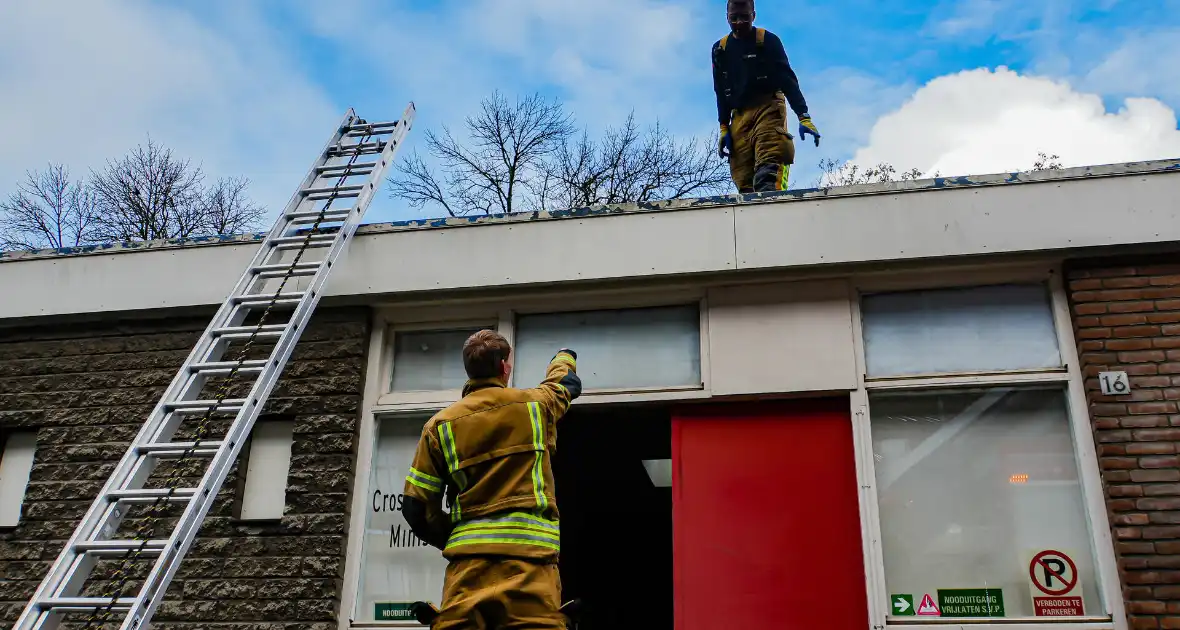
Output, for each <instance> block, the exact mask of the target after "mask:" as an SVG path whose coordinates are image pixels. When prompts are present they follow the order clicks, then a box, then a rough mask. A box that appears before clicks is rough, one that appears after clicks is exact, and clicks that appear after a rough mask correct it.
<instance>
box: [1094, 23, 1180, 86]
mask: <svg viewBox="0 0 1180 630" xmlns="http://www.w3.org/2000/svg"><path fill="white" fill-rule="evenodd" d="M1177 6H1178V8H1180V4H1178V5H1177ZM1177 57H1180V28H1171V29H1161V30H1158V31H1147V32H1144V31H1133V32H1131V33H1129V34H1127V35H1126V36H1125V37H1124V39H1123V41H1122V43H1121V44H1120V45H1119V46H1118V47H1116V48H1115V49H1114V50H1112V51H1111V52H1110V54H1109V55H1107V56H1106V57H1105V58H1104V59H1102V61H1101V62H1099V63H1098V64H1097V65H1095V66H1094V67H1093V68H1091V69H1090V70H1089V72H1087V73H1086V75H1085V76H1084V77H1083V78H1082V79H1081V83H1082V85H1084V86H1086V87H1087V88H1089V89H1093V90H1096V91H1099V92H1102V93H1105V94H1154V95H1156V96H1158V97H1159V98H1161V99H1164V100H1165V101H1167V102H1170V103H1173V104H1180V66H1178V65H1177V64H1175V63H1167V62H1161V60H1165V59H1176V58H1177Z"/></svg>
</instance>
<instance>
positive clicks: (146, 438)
mask: <svg viewBox="0 0 1180 630" xmlns="http://www.w3.org/2000/svg"><path fill="white" fill-rule="evenodd" d="M355 116H356V114H355V112H354V111H353V110H352V108H349V110H348V111H347V112H346V113H345V114H344V116H343V118H341V120H340V123H339V125H338V126H337V128H336V130H335V131H334V132H333V133H332V136H331V138H329V140H328V141H327V142H326V143H325V144H324V147H323V148H322V149H321V152H320V157H319V158H318V159H317V160H316V163H315V164H314V165H313V167H312V168H311V169H310V171H309V175H307V176H305V177H304V180H303V181H302V182H301V183H300V186H299V188H297V189H296V192H295V193H294V194H293V195H292V196H291V199H290V200H288V202H287V207H288V208H290V207H291V206H292V205H295V204H297V203H298V201H299V197H300V195H299V191H300V190H302V189H303V188H306V187H307V185H308V184H310V183H311V181H308V178H309V177H314V175H315V172H316V171H315V168H316V167H317V166H321V165H322V164H323V163H325V162H326V161H327V157H326V156H327V154H328V150H329V149H330V148H331V147H332V145H333V144H334V143H335V142H337V141H338V138H339V137H340V136H341V133H340V132H341V129H342V128H344V127H345V126H346V125H347V124H348V123H349V121H351V120H352V119H353V118H354V117H355ZM312 181H314V180H312ZM279 216H280V217H282V216H284V215H279ZM285 225H286V222H285V221H284V220H282V219H281V218H280V220H278V221H276V222H275V224H274V225H272V226H271V229H270V232H269V236H268V238H269V237H274V236H277V235H278V234H280V233H281V230H283V229H284V227H285ZM264 249H266V248H263V247H259V251H258V252H256V253H255V255H254V258H253V260H252V261H251V264H252V265H253V264H255V263H257V262H258V258H259V256H260V255H261V254H262V253H263V250H264ZM248 269H249V267H248V268H247V273H243V274H242V276H241V278H239V279H238V281H237V282H236V283H235V285H234V287H233V290H232V292H231V295H233V294H235V293H237V292H238V291H239V290H240V288H241V286H242V285H243V281H244V280H245V278H246V277H247V276H248V275H249V273H248ZM232 308H234V307H233V305H231V304H230V303H229V301H228V300H226V301H225V302H223V303H222V306H221V307H220V308H219V309H218V311H217V313H216V314H215V315H214V316H213V318H212V319H210V321H209V324H208V326H206V328H205V331H204V332H203V333H202V335H201V337H200V338H199V339H200V340H199V341H198V342H197V343H196V344H195V345H194V346H193V348H192V350H190V351H189V355H188V357H187V358H186V359H185V360H184V363H183V364H182V369H180V370H178V371H177V372H176V375H175V376H174V377H173V378H172V382H171V383H170V384H169V385H168V388H167V389H166V390H165V391H164V393H163V395H162V396H161V397H160V400H159V401H158V402H157V403H156V406H155V408H154V409H153V410H152V412H151V414H150V415H149V417H148V420H147V421H146V422H145V423H144V424H143V425H142V426H141V427H140V429H139V431H138V432H137V434H136V437H135V438H133V439H132V441H131V443H130V444H129V445H128V447H127V450H126V451H125V452H124V453H123V457H122V458H121V459H120V460H119V463H118V464H116V466H115V469H114V471H112V473H111V475H110V476H109V477H107V481H106V483H104V484H103V487H102V489H101V490H99V493H98V495H97V496H96V497H95V498H94V501H93V502H91V504H90V507H89V508H88V509H87V511H86V514H85V515H84V516H83V517H82V520H81V521H79V523H78V526H77V527H76V528H75V529H74V532H73V534H71V535H70V538H69V539H68V540H67V541H66V543H65V546H64V547H62V550H61V552H60V553H59V554H58V556H57V559H56V561H55V562H54V563H53V564H52V565H50V570H49V573H48V574H47V575H46V576H45V578H44V579H43V580H42V582H41V584H40V585H39V586H38V587H37V590H36V591H35V592H34V593H33V597H32V599H31V600H30V604H29V605H28V606H27V607H26V608H25V610H24V612H22V614H21V616H20V617H19V618H18V619H17V621H16V625H14V626H13V629H14V630H22V629H24V628H33V627H39V628H42V629H44V630H54V629H55V628H56V626H57V623H56V620H55V616H54V615H52V614H51V615H50V619H47V620H46V623H45V625H40V626H37V625H35V622H36V621H37V618H38V617H40V616H41V611H40V609H39V608H37V607H36V606H35V603H36V602H38V601H41V600H44V599H47V598H50V597H59V596H60V595H61V593H60V590H62V589H63V587H68V586H71V585H70V584H67V583H66V582H65V579H66V577H67V576H68V575H71V574H72V575H79V574H84V575H89V573H90V571H91V569H93V564H94V560H95V559H94V558H85V557H84V558H83V559H82V562H83V563H84V564H87V565H90V566H87V567H84V569H83V568H82V567H75V566H74V557H75V555H77V554H76V553H75V552H74V548H75V545H77V544H78V543H80V542H82V541H85V540H90V539H92V538H93V537H94V534H95V530H96V529H98V528H99V527H103V526H106V527H110V528H112V530H113V529H117V528H118V526H119V523H120V522H121V521H122V518H121V516H122V515H121V514H116V515H115V518H114V522H113V523H110V524H106V523H104V522H103V521H108V519H110V518H111V517H110V515H109V514H106V513H107V512H108V510H107V508H108V504H109V502H108V501H107V496H108V495H109V493H110V492H112V491H114V490H117V489H119V488H121V487H122V486H123V482H124V480H125V479H126V478H127V477H129V476H130V475H131V474H132V473H133V468H134V467H135V466H136V465H137V463H138V460H139V459H140V457H139V454H138V453H137V452H136V448H135V446H136V444H140V443H144V442H157V441H161V440H158V439H153V437H159V435H160V434H161V433H164V432H168V433H171V432H174V431H175V430H176V427H173V428H172V431H161V429H165V427H162V426H161V425H162V424H163V423H164V422H165V419H166V417H167V415H168V414H167V413H165V412H164V406H165V404H166V402H167V401H170V400H176V399H177V397H178V394H179V393H180V390H181V389H182V388H183V387H184V386H185V381H186V380H188V379H189V375H188V374H186V371H185V370H184V369H183V366H187V365H189V364H190V363H194V362H196V361H197V359H198V357H199V356H201V354H202V353H203V352H205V351H206V348H205V347H204V346H205V344H204V341H205V340H206V339H208V338H209V337H210V336H211V333H212V331H213V329H214V328H215V327H216V326H217V323H218V322H219V321H220V320H222V319H224V318H225V317H226V316H228V315H229V314H230V309H232ZM177 424H179V421H178V423H177ZM171 437H172V436H171V435H168V436H167V437H166V438H165V440H170V439H171ZM149 474H150V473H149ZM100 516H102V517H103V519H102V520H101V521H100V519H99V517H100ZM55 591H56V592H55Z"/></svg>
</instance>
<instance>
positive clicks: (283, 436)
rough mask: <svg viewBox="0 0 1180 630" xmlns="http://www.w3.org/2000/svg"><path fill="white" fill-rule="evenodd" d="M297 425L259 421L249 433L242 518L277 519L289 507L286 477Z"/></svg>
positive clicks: (252, 519) (240, 516)
mask: <svg viewBox="0 0 1180 630" xmlns="http://www.w3.org/2000/svg"><path fill="white" fill-rule="evenodd" d="M294 431H295V423H294V422H293V421H291V420H279V419H261V418H260V419H259V420H258V421H257V422H255V423H254V429H253V430H252V431H251V433H250V445H249V448H248V449H247V450H246V474H245V481H244V483H243V485H242V494H241V497H242V498H241V501H240V502H239V516H238V517H239V518H240V519H242V520H246V521H260V520H278V519H281V518H283V512H284V509H285V508H286V505H287V474H288V473H289V472H290V470H291V446H292V442H293V441H294Z"/></svg>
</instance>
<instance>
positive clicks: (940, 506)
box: [871, 388, 1103, 617]
mask: <svg viewBox="0 0 1180 630" xmlns="http://www.w3.org/2000/svg"><path fill="white" fill-rule="evenodd" d="M871 409H872V416H871V426H872V434H873V454H874V458H875V460H876V477H877V494H878V499H879V504H880V515H881V541H882V548H883V551H884V561H885V581H886V585H887V587H888V592H889V593H897V594H910V595H912V596H913V598H914V601H913V604H914V605H915V606H918V605H920V603H921V600H922V598H923V596H924V595H926V594H930V595H931V598H932V599H933V600H934V602H935V603H936V604H940V606H941V603H940V602H939V598H940V596H939V592H938V589H980V590H982V589H987V591H988V593H987V594H988V595H993V596H994V595H996V594H997V593H999V594H1000V595H1001V596H1002V599H1003V604H1004V613H1005V614H1004V616H1005V617H1032V616H1034V608H1033V606H1034V602H1033V597H1034V596H1037V597H1045V598H1049V600H1050V601H1042V602H1040V603H1041V604H1046V605H1048V604H1054V605H1053V606H1052V607H1053V608H1056V609H1057V612H1058V614H1057V615H1055V616H1058V615H1060V612H1061V608H1062V606H1061V604H1063V603H1068V604H1071V605H1072V604H1078V605H1081V604H1084V613H1085V614H1087V615H1102V614H1103V610H1102V604H1101V602H1100V600H1099V596H1098V586H1099V585H1098V584H1097V582H1096V578H1095V567H1094V559H1093V555H1092V547H1091V537H1090V532H1089V528H1088V527H1087V518H1086V513H1085V508H1084V501H1083V499H1082V490H1081V482H1080V481H1079V479H1078V471H1077V465H1076V460H1075V457H1074V450H1073V441H1072V440H1071V438H1070V425H1069V418H1068V415H1067V411H1066V400H1065V395H1064V393H1063V392H1062V391H1060V390H1057V389H1015V388H995V389H989V390H983V391H973V392H966V391H959V392H942V393H916V392H908V393H904V394H897V393H893V394H889V395H873V396H872V397H871ZM1044 550H1053V551H1056V552H1061V553H1064V554H1066V555H1067V556H1068V557H1069V559H1070V561H1072V563H1073V564H1074V567H1075V569H1076V572H1075V570H1074V569H1068V568H1065V567H1066V565H1065V564H1064V562H1062V561H1061V560H1060V558H1056V557H1051V556H1046V557H1044V558H1043V560H1044V561H1045V562H1046V563H1047V565H1048V567H1049V568H1050V569H1053V571H1054V572H1060V573H1061V574H1062V577H1064V578H1065V579H1067V580H1073V581H1074V582H1075V583H1076V585H1077V586H1076V587H1075V589H1074V590H1072V591H1069V592H1066V593H1063V594H1062V595H1061V596H1059V597H1050V596H1049V595H1047V594H1044V593H1041V592H1040V591H1035V590H1034V586H1033V584H1032V583H1031V579H1030V573H1035V574H1036V575H1038V577H1039V579H1042V580H1044V578H1043V577H1042V576H1043V575H1044V570H1043V568H1037V569H1035V570H1033V571H1030V566H1031V565H1032V561H1033V558H1034V556H1035V555H1036V554H1037V553H1038V552H1040V551H1044ZM1037 566H1038V567H1042V565H1040V563H1038V565H1037ZM1059 567H1060V568H1059ZM1046 585H1047V586H1048V587H1050V590H1059V589H1060V588H1061V587H1062V586H1063V585H1062V583H1061V581H1060V580H1059V579H1056V578H1053V577H1052V574H1051V575H1050V579H1049V580H1048V581H1047V582H1046ZM944 594H946V593H944ZM979 594H980V593H978V592H977V593H960V595H966V596H968V598H967V599H966V600H956V602H952V601H950V600H944V601H945V602H946V603H948V604H949V605H950V608H951V610H950V611H943V616H951V615H952V614H953V613H954V612H955V611H956V608H955V606H959V605H962V604H961V603H958V602H962V601H972V600H971V599H970V596H972V595H979ZM947 595H949V594H947ZM1069 597H1079V598H1081V599H1080V600H1068V599H1067V598H1069ZM1068 608H1069V607H1068V606H1067V607H1066V609H1067V611H1068ZM910 612H912V611H910ZM966 612H968V613H971V612H978V610H975V611H973V610H972V609H971V608H968V609H967V610H966ZM958 616H964V615H962V614H959V615H958ZM984 616H987V615H984ZM1065 616H1068V615H1065Z"/></svg>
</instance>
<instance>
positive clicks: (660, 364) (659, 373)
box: [513, 304, 701, 389]
mask: <svg viewBox="0 0 1180 630" xmlns="http://www.w3.org/2000/svg"><path fill="white" fill-rule="evenodd" d="M563 347H568V348H572V349H573V350H574V351H575V352H577V353H578V376H580V377H582V387H583V388H584V389H618V388H636V387H675V386H699V385H700V384H701V320H700V309H699V307H698V306H697V305H695V304H690V305H688V306H673V307H659V308H636V309H624V310H613V311H584V312H577V313H552V314H545V315H525V316H521V317H520V318H519V320H518V321H517V324H516V360H515V362H514V364H513V365H514V368H513V369H514V372H515V375H516V376H515V377H514V379H513V382H514V384H515V385H516V386H517V387H532V386H534V385H535V384H536V383H539V382H541V379H543V378H545V367H546V366H547V365H548V364H549V360H550V359H552V358H553V355H554V354H555V353H556V352H557V351H558V350H560V349H561V348H563Z"/></svg>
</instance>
